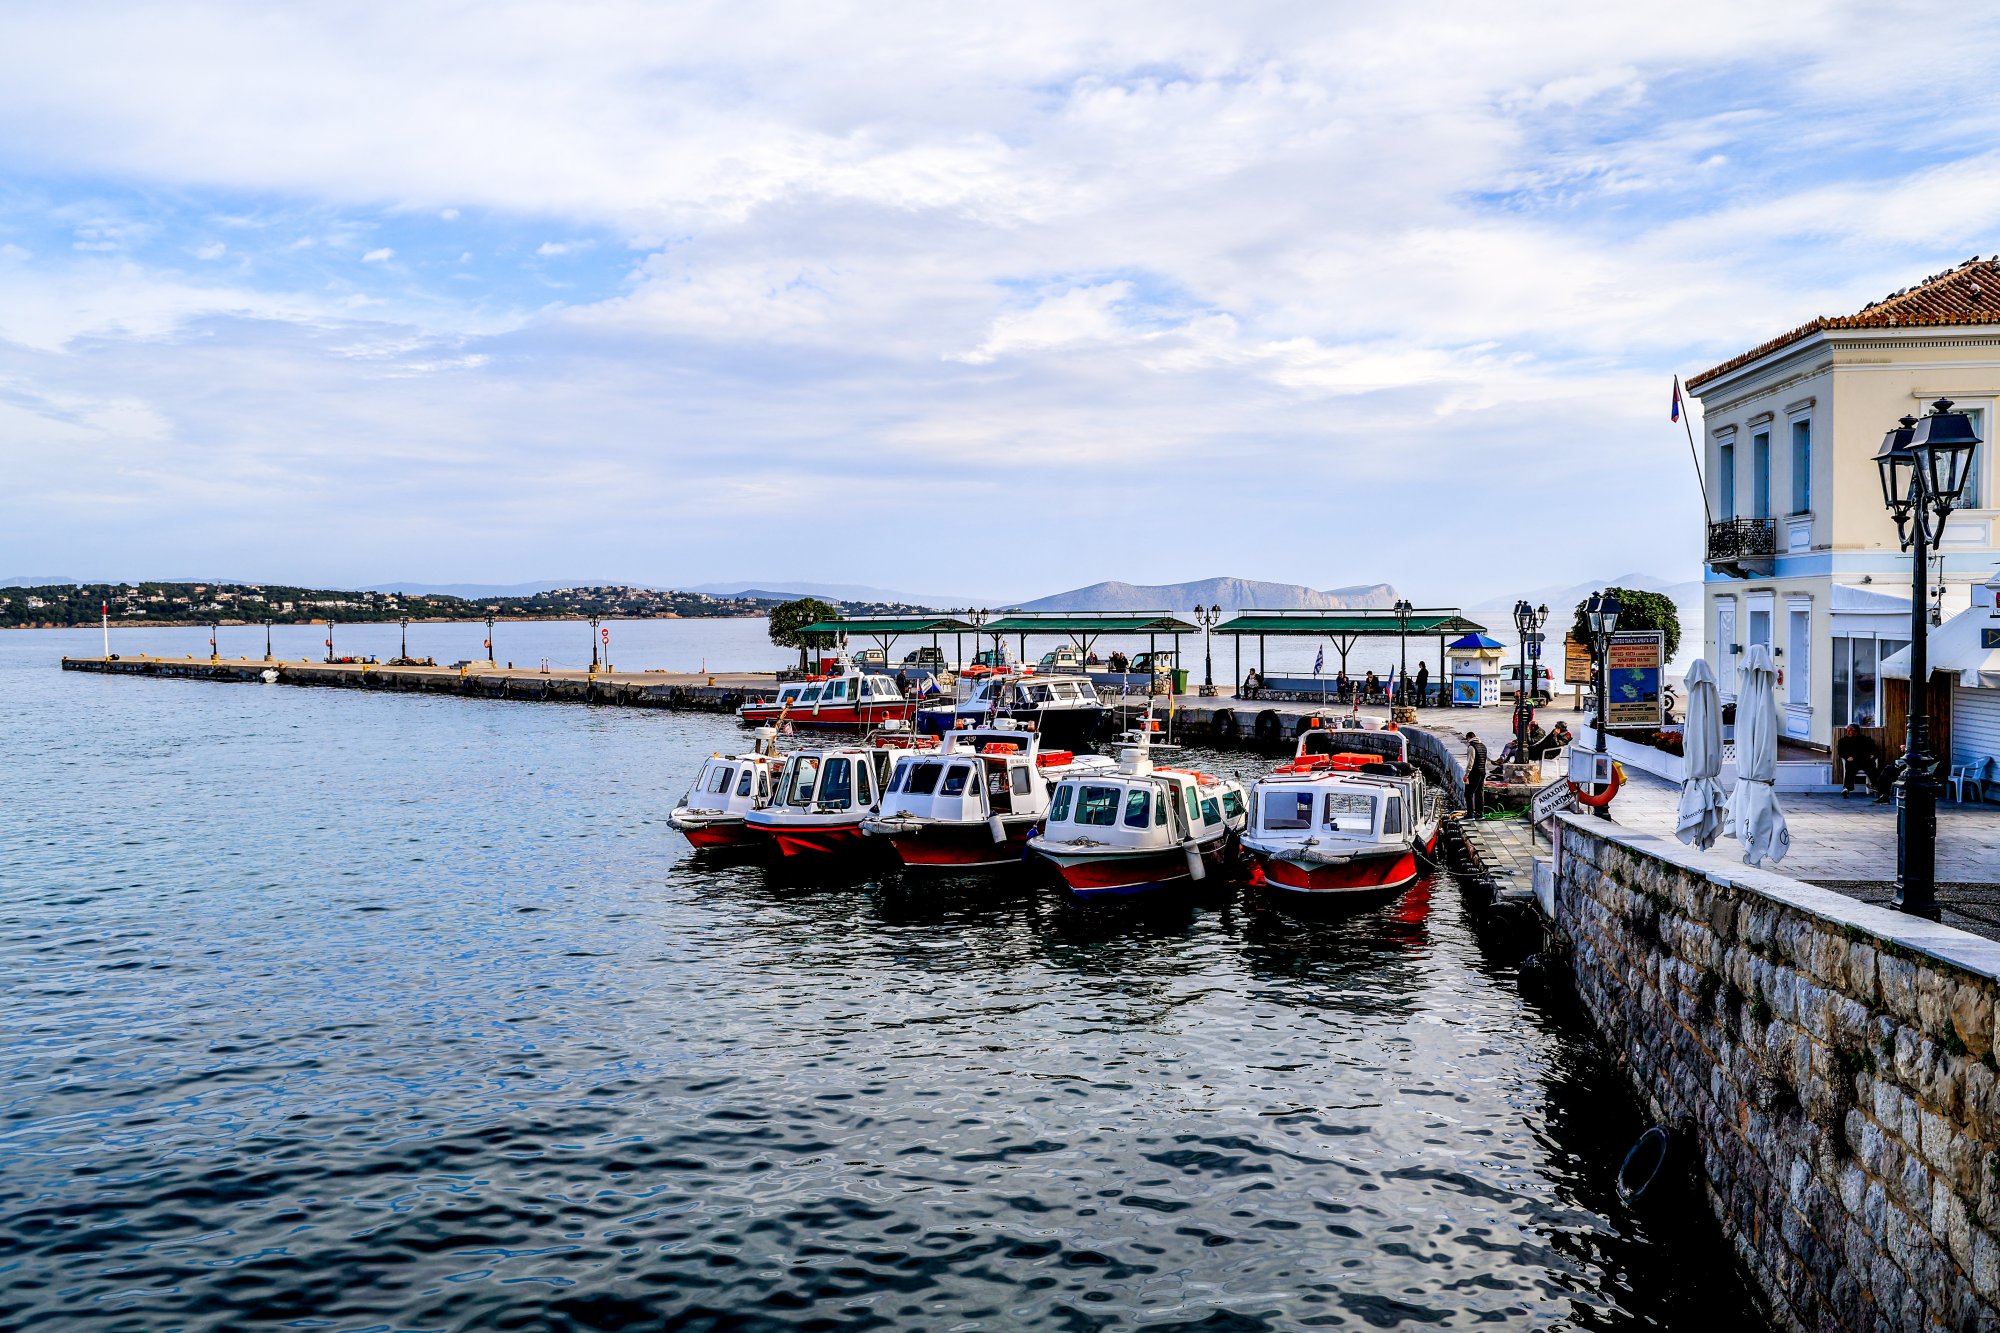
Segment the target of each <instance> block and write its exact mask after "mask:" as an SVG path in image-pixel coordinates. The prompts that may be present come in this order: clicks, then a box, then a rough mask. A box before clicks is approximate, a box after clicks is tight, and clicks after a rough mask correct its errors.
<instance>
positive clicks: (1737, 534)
mask: <svg viewBox="0 0 2000 1333" xmlns="http://www.w3.org/2000/svg"><path fill="white" fill-rule="evenodd" d="M1777 553H1778V521H1777V520H1776V519H1771V518H1725V519H1720V520H1718V521H1716V522H1714V523H1711V524H1709V525H1708V560H1709V563H1710V564H1715V563H1717V562H1719V561H1731V560H1744V559H1754V558H1760V557H1761V558H1764V559H1769V558H1770V557H1771V556H1774V555H1776V554H1777Z"/></svg>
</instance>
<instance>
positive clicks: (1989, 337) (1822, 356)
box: [1687, 256, 2000, 746]
mask: <svg viewBox="0 0 2000 1333" xmlns="http://www.w3.org/2000/svg"><path fill="white" fill-rule="evenodd" d="M1687 389H1688V392H1689V393H1690V394H1691V395H1693V396H1694V397H1695V398H1697V399H1698V400H1699V401H1700V402H1701V406H1702V417H1703V423H1702V424H1703V429H1704V433H1705V435H1706V440H1705V445H1704V450H1703V453H1704V473H1705V476H1706V482H1707V489H1708V507H1709V520H1708V534H1707V564H1706V573H1705V587H1704V592H1703V604H1704V607H1703V609H1704V610H1705V611H1706V613H1707V615H1706V624H1705V629H1704V652H1705V655H1706V656H1707V658H1708V660H1709V663H1710V665H1712V666H1713V667H1714V669H1715V673H1716V679H1717V680H1718V681H1719V682H1720V684H1721V693H1722V696H1723V698H1724V699H1725V701H1726V700H1728V699H1731V698H1733V697H1734V695H1735V692H1736V686H1737V680H1738V672H1739V669H1740V667H1741V664H1742V660H1743V653H1744V651H1745V650H1746V649H1747V648H1748V647H1749V646H1750V645H1751V644H1753V643H1765V644H1769V645H1770V646H1771V647H1772V648H1773V650H1774V651H1775V652H1776V653H1777V654H1778V657H1777V661H1778V666H1779V669H1780V671H1781V672H1782V673H1783V676H1782V684H1781V685H1780V687H1779V702H1780V704H1781V705H1782V706H1783V708H1784V716H1785V732H1786V734H1787V735H1789V736H1790V737H1792V738H1793V739H1795V740H1799V741H1803V742H1807V743H1809V744H1813V745H1818V746H1825V745H1829V744H1830V743H1831V741H1832V739H1833V737H1834V736H1835V735H1836V734H1837V732H1838V730H1839V728H1841V727H1842V726H1845V725H1846V724H1847V723H1849V722H1854V723H1858V724H1860V725H1863V726H1870V725H1880V724H1881V722H1882V720H1883V691H1882V683H1881V676H1880V672H1879V665H1880V663H1881V661H1882V659H1883V658H1884V657H1886V656H1888V655H1889V654H1890V653H1893V652H1896V651H1898V650H1900V649H1902V648H1903V647H1905V646H1907V644H1908V642H1909V637H1910V602H1909V589H1910V557H1909V556H1908V555H1907V554H1905V553H1904V552H1903V551H1902V549H1901V548H1900V547H1899V546H1898V544H1897V540H1896V526H1895V523H1894V521H1893V520H1892V519H1891V518H1890V516H1889V513H1888V511H1887V510H1886V509H1885V508H1884V507H1883V505H1882V488H1881V483H1880V481H1879V480H1878V478H1877V472H1876V467H1875V462H1874V457H1875V452H1876V450H1877V449H1878V448H1880V447H1881V443H1882V436H1883V433H1884V432H1885V431H1887V430H1889V429H1890V428H1891V427H1893V426H1894V425H1895V424H1896V421H1897V418H1899V417H1902V416H1906V415H1908V416H1917V415H1921V414H1922V413H1923V412H1924V410H1925V409H1926V406H1927V405H1928V404H1929V403H1930V402H1931V401H1932V400H1934V399H1937V398H1950V399H1951V400H1953V402H1955V403H1957V404H1958V405H1959V407H1960V408H1961V409H1963V410H1966V411H1967V412H1969V413H1970V415H1971V416H1972V417H1973V420H1974V422H1975V424H1976V425H1977V427H1978V430H1979V433H1980V435H1981V437H1982V439H1988V438H1990V435H1991V430H1992V424H1993V422H1994V413H1995V405H1996V400H2000V256H1996V258H1995V259H1992V260H1984V259H1973V260H1970V261H1968V262H1966V263H1964V264H1962V265H1960V266H1958V267H1957V268H1954V269H1951V270H1949V271H1948V272H1945V273H1941V274H1937V275H1935V276H1933V277H1930V278H1926V279H1925V280H1924V281H1923V282H1921V283H1919V284H1917V285H1916V286H1914V287H1910V288H1907V289H1906V290H1903V291H1900V292H1896V293H1895V294H1893V295H1891V296H1889V297H1886V298H1885V299H1883V300H1880V301H1877V302H1875V303H1873V304H1871V305H1869V306H1866V307H1864V308H1863V309H1861V310H1860V311H1858V312H1856V313H1854V314H1852V315H1838V316H1825V317H1821V318H1819V319H1815V320H1812V321H1811V322H1809V323H1806V324H1802V325H1800V326H1799V327H1797V328H1795V329H1793V330H1791V331H1790V332H1789V333H1785V334H1782V335H1780V336H1779V337H1776V338H1773V339H1771V340H1770V341H1769V342H1766V343H1763V344H1761V345H1759V346H1756V347H1753V348H1751V349H1750V350H1749V351H1747V352H1744V353H1742V354H1741V355H1739V356H1735V357H1731V358H1730V359H1729V360H1727V361H1725V362H1723V363H1722V364H1721V365H1719V366H1715V367H1713V368H1712V369H1709V370H1705V371H1703V372H1701V373H1700V374H1699V375H1695V376H1693V377H1692V378H1690V379H1689V380H1688V381H1687ZM1996 520H2000V475H1996V473H1995V472H1994V469H1993V463H1992V450H1991V448H1989V447H1988V445H1986V444H1983V443H1982V444H1981V446H1980V448H1979V450H1978V454H1977V456H1976V458H1975V460H1974V465H1973V473H1972V480H1971V482H1970V483H1969V485H1968V487H1967V492H1966V499H1965V503H1964V506H1963V507H1962V508H1961V509H1960V510H1959V511H1958V512H1957V513H1955V514H1953V515H1952V517H1951V521H1950V523H1949V525H1948V526H1947V527H1946V529H1945V534H1944V541H1943V544H1942V548H1941V550H1940V552H1939V554H1938V556H1937V558H1936V559H1935V560H1934V561H1933V562H1932V568H1931V571H1930V577H1929V579H1928V585H1927V586H1928V587H1929V589H1930V596H1931V598H1932V600H1933V601H1934V602H1935V603H1937V604H1938V605H1939V608H1940V611H1941V613H1942V614H1943V615H1945V616H1949V615H1951V614H1953V613H1954V612H1955V611H1958V610H1960V609H1962V608H1964V607H1965V606H1967V605H1968V604H1969V602H1970V597H1971V589H1972V588H1973V587H1975V586H1978V585H1982V584H1984V583H1985V582H1986V581H1987V580H1988V579H1990V578H1991V577H1993V573H1994V570H1995V567H1996V565H2000V549H1996V546H1995V532H1994V528H1995V523H1996Z"/></svg>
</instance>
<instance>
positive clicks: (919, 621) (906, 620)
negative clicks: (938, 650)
mask: <svg viewBox="0 0 2000 1333" xmlns="http://www.w3.org/2000/svg"><path fill="white" fill-rule="evenodd" d="M971 632H972V626H971V624H970V623H968V622H966V621H963V620H960V619H958V618H957V617H956V616H875V617H860V618H857V619H854V620H815V621H814V622H813V623H812V624H810V625H806V626H804V627H802V628H801V629H800V630H799V633H801V634H870V635H876V636H878V637H879V636H880V635H884V634H888V635H897V634H969V633H971Z"/></svg>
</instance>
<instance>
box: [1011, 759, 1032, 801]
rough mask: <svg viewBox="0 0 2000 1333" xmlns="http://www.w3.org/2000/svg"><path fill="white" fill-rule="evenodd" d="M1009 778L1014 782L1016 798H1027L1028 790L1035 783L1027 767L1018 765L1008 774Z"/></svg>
mask: <svg viewBox="0 0 2000 1333" xmlns="http://www.w3.org/2000/svg"><path fill="white" fill-rule="evenodd" d="M1008 777H1009V778H1010V779H1011V780H1012V783H1013V787H1014V794H1015V795H1016V796H1026V795H1027V794H1028V789H1029V788H1030V787H1032V786H1033V785H1034V782H1035V779H1034V778H1033V777H1032V776H1030V775H1029V773H1028V769H1027V766H1026V765H1025V764H1016V765H1015V766H1014V768H1013V770H1012V771H1011V772H1010V773H1009V774H1008Z"/></svg>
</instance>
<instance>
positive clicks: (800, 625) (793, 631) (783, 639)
mask: <svg viewBox="0 0 2000 1333" xmlns="http://www.w3.org/2000/svg"><path fill="white" fill-rule="evenodd" d="M839 616H840V608H839V607H837V606H834V605H833V604H832V603H831V602H822V601H821V600H820V599H819V598H817V597H801V598H799V599H798V600H797V601H795V602H780V603H779V604H778V605H776V606H774V607H772V608H771V642H772V643H775V644H777V645H778V646H779V647H780V648H796V649H798V650H799V670H801V671H804V670H805V669H806V649H808V648H825V647H829V646H831V645H832V642H833V636H832V635H831V634H807V633H806V632H805V627H806V626H807V625H810V624H812V623H813V622H815V621H819V620H836V619H838V618H839Z"/></svg>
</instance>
